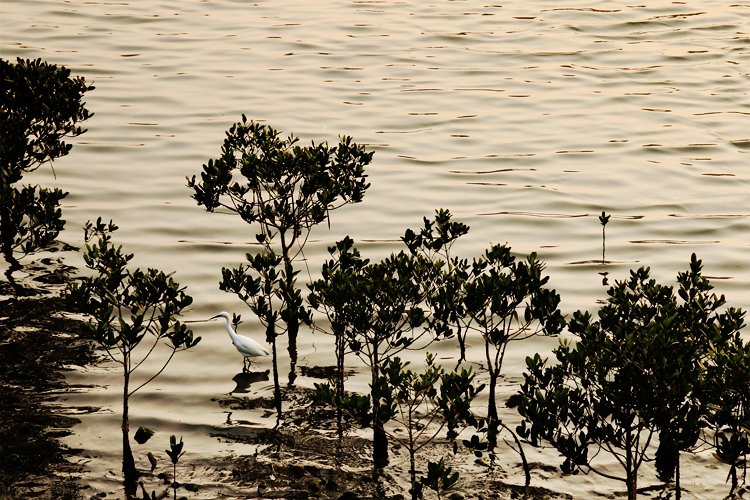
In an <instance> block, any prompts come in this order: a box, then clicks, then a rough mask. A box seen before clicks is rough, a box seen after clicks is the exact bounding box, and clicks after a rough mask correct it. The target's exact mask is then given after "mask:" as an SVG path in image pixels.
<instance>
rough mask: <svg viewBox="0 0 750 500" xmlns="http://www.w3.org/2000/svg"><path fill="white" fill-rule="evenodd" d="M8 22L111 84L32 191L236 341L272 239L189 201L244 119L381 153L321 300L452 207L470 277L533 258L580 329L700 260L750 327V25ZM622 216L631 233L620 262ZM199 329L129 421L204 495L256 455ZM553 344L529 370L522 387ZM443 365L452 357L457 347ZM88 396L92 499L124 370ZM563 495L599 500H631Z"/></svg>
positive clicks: (485, 17)
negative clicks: (607, 303) (362, 260)
mask: <svg viewBox="0 0 750 500" xmlns="http://www.w3.org/2000/svg"><path fill="white" fill-rule="evenodd" d="M0 15H1V23H2V26H1V27H2V29H1V30H0V31H1V34H0V41H1V43H0V53H1V54H2V57H4V58H15V57H16V56H19V57H24V58H36V57H41V58H44V59H45V60H47V61H50V62H53V63H57V64H62V65H65V66H68V67H70V68H71V69H72V70H73V71H74V73H76V74H79V75H83V76H85V77H86V79H87V81H90V82H93V83H94V85H95V86H96V90H95V91H93V92H91V93H90V94H88V95H87V96H86V102H87V107H88V108H89V109H90V110H91V111H93V112H94V113H95V116H94V117H93V118H92V119H91V120H89V121H88V122H87V126H88V129H89V131H88V132H87V133H86V134H85V135H83V136H81V137H80V138H79V139H77V140H76V141H75V147H74V149H73V151H72V153H71V154H70V155H69V156H68V157H66V158H64V159H63V160H61V161H59V162H57V163H56V164H55V173H56V174H57V175H56V178H53V176H52V173H51V171H50V170H49V169H47V170H46V171H44V172H38V173H37V174H36V175H35V177H34V179H33V180H34V181H38V182H40V183H44V184H48V185H49V184H51V185H57V186H59V187H61V188H63V189H65V190H67V191H70V193H71V194H70V196H69V197H68V198H67V199H66V204H65V206H64V213H65V216H66V219H67V220H68V226H67V228H68V229H67V230H66V232H65V233H64V234H63V235H62V239H63V240H64V241H66V242H69V243H71V244H74V245H81V243H82V241H81V239H82V231H81V230H80V229H79V228H80V227H81V225H82V224H83V222H85V221H86V220H88V219H92V218H94V219H95V218H96V217H98V216H102V217H103V218H113V219H114V220H115V221H116V223H117V224H118V225H119V226H120V227H121V229H120V231H118V233H117V235H116V237H117V239H118V241H119V242H120V243H122V244H123V245H124V246H125V247H126V249H127V250H128V251H131V252H134V253H135V254H136V259H135V262H136V263H137V264H139V265H142V266H155V267H160V268H162V269H164V270H174V271H176V278H177V279H178V280H179V281H180V282H181V283H183V284H185V285H187V286H188V291H189V293H190V294H191V295H193V297H194V298H195V304H194V306H193V307H192V310H191V312H190V314H189V316H190V317H192V318H195V319H198V318H202V317H207V316H209V315H212V314H214V313H215V312H218V311H219V310H225V309H226V310H232V311H236V312H242V313H244V316H245V319H246V322H245V324H244V325H243V326H242V328H241V331H242V332H243V333H246V334H247V333H249V334H252V335H256V336H260V335H261V332H260V330H259V329H258V328H257V326H254V322H253V321H251V319H250V313H249V311H247V310H245V309H243V308H242V305H241V304H240V303H239V302H238V301H237V300H236V299H235V298H233V296H231V295H228V294H224V293H222V292H220V291H219V290H218V286H217V283H218V279H219V277H220V269H221V267H222V266H229V265H233V264H236V263H238V262H240V261H241V260H242V258H243V256H244V253H245V252H246V251H248V249H249V248H250V247H249V245H250V244H251V242H253V241H254V236H253V235H254V232H253V231H252V229H251V228H249V227H248V226H246V225H244V224H243V223H242V222H241V221H240V220H239V219H238V218H236V217H231V216H229V215H217V214H207V213H205V212H204V211H203V209H202V208H200V207H198V206H197V205H196V204H195V203H194V201H193V200H192V199H191V198H190V191H189V190H188V189H187V188H186V186H185V177H186V176H192V175H194V174H196V173H198V172H199V171H200V169H201V166H202V164H203V163H205V162H206V161H207V160H208V159H209V158H213V157H216V156H218V152H219V148H220V145H221V142H222V140H223V135H224V131H225V130H227V129H228V128H229V126H230V125H231V124H232V123H234V122H235V121H237V120H238V119H239V118H240V116H241V114H242V113H245V114H247V116H248V117H249V118H252V119H254V120H258V121H263V122H266V123H268V124H270V125H272V126H274V127H276V128H278V129H280V130H282V131H284V132H285V133H293V134H295V135H297V136H299V137H300V138H301V139H302V141H303V142H305V143H307V142H309V141H310V140H315V141H316V142H319V141H323V140H328V141H329V142H333V141H336V140H337V137H338V136H339V135H341V134H346V135H351V136H352V137H353V138H354V140H355V142H358V143H363V144H367V145H368V146H369V148H370V149H372V150H374V151H375V157H374V161H373V163H372V164H371V166H370V167H369V168H368V170H367V172H368V174H369V176H370V181H371V183H372V187H371V189H370V190H369V191H368V193H367V195H366V197H365V200H364V202H363V203H361V204H359V205H357V206H350V207H344V208H342V209H340V210H338V211H336V212H334V213H333V214H332V218H331V228H330V230H328V228H320V229H319V230H317V231H315V232H314V234H313V237H312V239H311V241H310V242H309V243H308V246H307V247H306V252H305V254H306V257H307V259H308V264H309V266H310V270H311V273H312V275H313V277H315V276H316V275H317V273H318V271H317V270H318V269H319V266H320V264H321V262H322V261H323V259H324V258H325V257H326V255H327V254H326V245H327V244H329V243H330V242H333V241H335V240H336V239H340V238H341V237H343V236H344V235H347V234H348V235H351V236H352V238H354V239H355V240H356V241H357V243H358V246H359V248H360V250H361V251H362V253H363V254H365V255H366V256H368V257H370V258H374V259H377V258H380V257H382V256H384V255H387V254H388V253H389V252H391V251H393V250H398V249H400V244H399V241H398V238H399V237H400V236H401V235H402V234H403V231H404V230H405V229H406V228H407V227H412V228H416V227H418V226H419V225H420V224H421V219H422V217H423V216H431V215H432V213H433V211H434V209H436V208H440V207H442V208H447V209H450V210H451V212H452V213H453V214H454V215H455V217H456V218H458V219H460V220H461V221H463V222H465V223H467V224H469V225H470V226H471V232H470V233H469V235H468V236H467V237H466V239H465V241H464V242H463V243H461V244H460V245H459V248H458V250H459V252H460V253H463V254H464V255H465V256H467V257H471V256H474V255H478V254H479V253H481V252H482V251H483V250H484V249H485V248H486V247H487V246H488V245H489V244H490V243H504V242H508V243H509V244H510V245H511V246H512V247H513V249H514V250H515V251H517V252H518V253H528V252H531V251H537V252H539V254H540V256H541V257H542V258H543V259H544V260H545V261H546V263H547V270H548V272H549V274H550V276H551V284H552V285H553V286H554V287H555V288H557V290H558V291H559V292H560V293H561V295H562V298H563V309H564V312H565V313H570V312H572V311H574V310H575V309H578V308H586V309H593V308H594V307H596V301H597V300H600V299H602V298H603V297H604V296H605V288H604V287H603V286H602V275H601V274H600V273H604V272H606V273H609V274H608V276H609V277H610V281H611V280H612V279H618V278H621V277H624V276H625V275H626V274H627V271H628V270H629V269H632V268H635V267H638V266H641V265H649V266H651V268H652V270H653V274H654V275H655V277H657V278H658V279H660V280H662V281H667V282H669V281H671V280H673V279H674V276H675V275H676V273H677V272H678V271H681V270H684V269H686V268H687V265H688V262H689V258H690V254H691V253H692V252H696V253H697V254H698V256H699V257H701V258H703V259H704V262H705V269H706V274H707V275H709V276H710V277H712V278H713V282H714V284H715V285H716V287H717V289H718V290H719V291H720V292H721V293H725V294H726V295H727V297H728V299H729V302H730V304H732V305H736V306H739V307H742V308H745V309H750V258H748V256H749V255H750V201H749V200H750V196H749V195H750V189H748V188H749V186H750V162H749V161H748V160H750V156H749V153H750V132H749V131H750V96H749V95H748V93H749V91H750V78H749V77H750V21H749V20H750V4H748V3H746V2H745V3H743V2H727V1H718V0H714V1H712V0H704V1H700V2H699V1H693V0H691V1H684V2H666V1H651V2H643V3H638V2H630V1H628V2H626V1H622V0H616V1H610V2H583V1H576V0H570V1H568V2H560V1H539V0H535V1H518V0H512V1H510V2H503V3H487V2H479V1H473V0H466V1H435V2H417V1H411V2H409V1H386V0H383V1H366V0H359V1H343V0H341V1H324V2H303V1H298V0H289V1H281V2H270V1H261V2H256V3H248V2H243V1H230V0H217V1H200V2H199V1H195V0H191V1H183V2H177V1H167V0H162V1H157V2H134V1H129V2H128V1H112V2H96V1H79V0H69V1H59V0H55V1H52V0H46V1H45V0H35V1H27V0H23V1H20V0H18V1H14V0H3V2H2V4H1V5H0ZM602 210H605V211H606V212H607V213H611V214H612V219H611V221H610V223H609V225H608V226H607V248H606V259H607V261H608V262H607V263H606V264H602V263H601V258H602V255H601V252H602V248H601V243H602V242H601V226H600V225H599V222H598V219H597V217H598V215H599V214H600V213H601V211H602ZM68 259H70V260H72V261H73V262H72V263H73V264H76V265H79V266H81V267H82V262H81V260H80V257H78V258H77V257H74V256H69V257H68ZM76 259H78V260H76ZM196 330H197V331H198V333H199V334H200V335H203V337H204V340H203V342H201V344H200V345H199V346H198V347H197V348H196V349H195V350H194V351H193V352H190V353H185V354H182V355H180V356H177V357H176V358H175V360H174V362H173V363H172V365H170V367H169V368H168V369H167V371H166V372H165V374H164V375H162V377H161V378H160V379H158V381H157V382H155V383H152V384H151V385H149V386H148V387H147V388H146V389H145V390H144V391H143V392H142V393H139V394H138V395H137V396H136V397H134V399H133V401H132V412H133V414H134V417H133V420H134V424H135V425H147V426H149V427H152V428H155V429H157V430H158V431H159V434H157V437H159V436H161V437H160V438H159V439H161V441H163V442H166V440H165V438H164V436H165V435H168V434H169V433H179V434H182V435H183V436H184V437H185V441H186V447H187V449H188V452H189V454H190V455H192V456H193V457H204V459H203V460H204V462H206V464H207V465H195V467H196V470H201V471H203V472H196V474H197V475H199V474H201V473H202V474H205V475H206V477H213V478H215V477H216V474H220V472H221V471H215V470H212V469H211V460H210V457H211V456H212V454H221V455H226V454H227V453H231V452H236V453H242V452H247V449H246V448H242V447H241V446H239V445H234V444H229V443H226V442H224V441H225V440H223V439H221V438H217V437H216V435H217V434H221V433H222V432H224V431H226V430H227V429H228V428H230V427H231V428H232V429H233V430H236V426H231V425H229V424H226V418H227V415H226V413H225V412H224V410H223V409H222V408H220V407H219V405H218V403H216V401H214V400H213V399H215V398H218V397H222V396H223V395H226V393H228V392H229V391H231V390H232V389H233V388H234V382H233V381H232V377H233V376H234V375H235V374H236V373H237V371H239V369H240V367H241V366H240V363H241V360H240V358H239V356H238V355H237V354H236V352H234V350H233V348H232V346H231V345H230V343H229V339H228V338H226V334H225V333H224V332H223V329H222V328H221V326H220V325H219V324H209V325H200V326H197V327H196ZM300 341H301V342H302V345H301V346H300V348H301V352H300V356H301V361H300V364H301V365H303V366H316V365H327V364H330V363H331V361H332V360H331V359H330V352H331V342H330V341H329V340H328V339H327V338H325V337H321V336H320V335H318V336H310V335H303V336H302V337H301V339H300ZM552 345H554V341H552V342H550V341H548V340H539V341H531V342H529V343H526V344H524V345H522V346H517V347H516V348H515V350H514V351H513V353H512V356H511V358H510V359H509V360H508V362H507V364H506V366H507V370H506V371H507V374H508V379H509V380H510V381H514V380H518V378H519V377H520V373H521V369H522V368H521V367H522V364H523V356H525V355H526V354H531V353H534V352H536V351H547V350H548V349H549V348H550V347H551V346H552ZM475 347H478V344H476V345H475ZM433 350H437V351H438V353H439V354H440V355H441V356H442V357H445V358H449V357H451V356H454V355H455V353H454V349H453V345H452V344H446V345H444V346H437V347H435V348H434V349H433ZM474 356H475V357H476V360H480V359H481V357H480V353H479V352H478V351H477V352H476V353H475V354H474ZM268 366H270V361H268V360H266V361H262V362H261V363H260V367H261V368H266V367H268ZM72 379H73V382H74V383H81V384H94V385H95V388H94V389H93V390H91V391H87V392H85V393H83V394H79V395H73V396H71V401H73V402H74V403H75V404H88V405H94V406H99V407H101V408H102V410H101V411H99V412H96V413H94V414H92V415H87V416H84V417H82V418H83V424H82V425H80V426H78V427H77V428H76V429H77V434H75V435H74V436H73V437H72V438H71V439H70V442H71V444H72V445H74V446H81V447H84V448H85V449H87V450H90V456H91V457H93V458H91V460H90V465H89V466H90V468H91V469H92V472H91V476H92V477H91V481H92V484H94V485H95V488H98V489H101V490H104V491H114V490H115V489H116V487H117V486H116V485H117V478H118V470H119V463H118V450H119V444H120V443H119V434H118V427H117V425H118V424H117V419H118V417H117V414H118V411H119V410H118V396H119V392H118V391H117V386H118V383H119V382H120V380H119V374H118V373H117V372H115V371H114V370H113V369H112V367H109V366H106V365H105V366H102V367H100V368H97V369H96V370H93V371H87V372H86V373H77V374H75V375H74V376H73V377H72ZM298 382H299V384H300V385H303V386H304V385H308V386H310V385H311V384H312V383H313V382H314V380H312V379H309V378H307V377H304V376H303V377H300V379H298ZM358 385H359V386H360V387H362V388H364V386H365V385H366V378H365V377H355V381H354V382H353V386H355V387H356V386H358ZM253 387H254V388H256V387H257V390H258V391H261V392H263V391H268V388H269V385H268V382H261V383H259V384H255V385H253ZM253 390H254V391H255V390H256V389H253ZM511 390H512V387H509V388H508V389H507V392H511ZM234 418H251V417H248V416H244V417H238V416H237V414H235V415H234ZM252 418H256V420H257V421H255V422H254V424H253V425H257V426H263V425H268V422H269V420H268V419H263V418H262V415H261V416H252ZM250 426H252V425H250ZM161 441H160V442H161ZM186 457H187V456H186ZM206 457H208V458H206ZM195 460H196V462H195V463H196V464H198V463H199V461H200V460H202V459H199V458H195ZM509 460H511V461H512V459H509ZM555 460H556V459H555ZM698 461H699V462H700V465H701V466H700V467H696V468H695V470H694V473H693V475H692V476H690V474H685V475H684V478H683V480H684V481H692V483H691V484H688V485H687V486H688V487H689V488H693V491H700V490H701V489H704V490H705V491H706V495H707V497H706V498H711V497H715V495H714V493H716V494H717V495H718V494H719V493H721V492H724V491H725V487H724V485H723V481H722V480H723V477H724V474H725V472H724V469H723V468H722V467H718V466H717V465H715V464H713V462H712V459H710V458H706V459H705V460H704V459H702V458H701V459H699V460H698ZM201 467H202V468H201ZM102 471H109V472H108V473H107V474H102ZM717 471H718V472H717ZM101 476H104V477H101ZM685 477H687V478H688V479H685ZM518 479H519V481H520V480H521V478H520V477H519V478H518ZM554 481H560V482H558V483H555V482H554ZM575 481H577V482H575ZM648 481H651V478H649V479H648ZM570 484H572V485H573V486H570ZM550 485H551V487H555V485H557V488H558V489H565V490H566V491H573V492H577V493H576V494H577V495H578V494H579V495H580V496H581V497H582V498H584V497H587V495H588V494H589V492H591V491H599V490H602V488H605V489H606V488H610V487H614V488H616V487H617V485H610V484H609V482H606V481H602V480H601V479H598V478H592V477H588V478H576V479H575V480H574V482H572V483H562V482H561V480H559V478H558V479H550ZM571 488H573V489H572V490H571ZM205 494H206V495H209V496H210V495H211V493H205Z"/></svg>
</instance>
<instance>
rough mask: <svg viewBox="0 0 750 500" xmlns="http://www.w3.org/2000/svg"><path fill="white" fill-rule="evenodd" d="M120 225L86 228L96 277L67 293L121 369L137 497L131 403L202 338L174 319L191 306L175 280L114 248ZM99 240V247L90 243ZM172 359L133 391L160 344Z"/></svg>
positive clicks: (129, 483) (128, 456) (126, 450)
mask: <svg viewBox="0 0 750 500" xmlns="http://www.w3.org/2000/svg"><path fill="white" fill-rule="evenodd" d="M116 229H117V226H116V225H115V224H113V223H112V222H111V221H110V222H109V224H104V223H102V221H101V218H100V219H97V221H96V223H95V224H92V223H91V222H88V223H87V224H86V226H85V228H84V235H85V240H86V253H85V254H84V256H83V258H84V261H85V262H86V267H88V268H89V269H90V270H91V271H93V273H92V275H91V276H89V277H86V278H83V279H82V280H81V282H80V283H73V284H71V285H70V286H69V288H68V291H67V299H68V300H69V303H70V304H71V306H72V307H74V308H75V309H77V310H79V311H81V312H83V313H85V314H87V315H89V316H90V317H91V319H90V320H89V321H88V323H87V324H86V330H87V331H88V335H90V336H91V337H93V338H94V339H95V340H96V341H97V342H98V343H99V344H100V345H101V346H102V347H103V348H104V349H105V351H106V353H107V355H108V356H109V359H111V360H112V361H114V362H115V363H117V364H118V365H120V366H121V367H122V373H123V387H122V448H123V450H122V454H123V473H124V476H125V488H126V493H127V494H128V495H129V496H133V495H134V494H135V490H136V480H137V478H138V475H139V474H138V471H137V469H136V466H135V461H134V460H133V453H132V451H131V447H130V438H129V402H130V398H131V397H132V396H133V395H134V394H135V393H136V392H138V391H139V390H140V389H142V388H143V387H144V386H145V385H146V384H148V383H149V382H151V381H152V380H154V379H155V378H156V377H158V376H159V375H160V374H161V373H162V372H163V371H164V369H165V368H166V367H167V365H168V364H169V362H170V361H171V360H172V357H173V356H174V355H175V353H177V352H179V351H183V350H185V349H189V348H191V347H194V346H195V345H196V344H198V342H199V341H200V337H197V338H193V332H192V331H191V330H189V329H188V328H187V327H186V326H185V325H184V324H182V323H180V322H179V321H178V320H176V319H175V318H176V317H177V316H179V315H180V313H181V312H182V310H183V309H184V308H186V307H187V306H189V305H190V304H191V303H192V298H191V297H190V296H189V295H187V294H186V293H185V288H184V287H180V284H179V283H177V282H176V281H175V280H174V279H173V278H172V276H171V275H168V274H165V273H164V272H162V271H159V270H157V269H147V270H146V271H142V270H141V269H139V268H138V269H134V270H131V269H128V262H129V261H130V260H131V259H132V258H133V254H126V253H123V251H122V247H121V246H115V245H114V243H113V242H112V236H111V233H112V232H114V231H115V230H116ZM94 238H97V241H96V242H95V243H91V241H92V240H93V239H94ZM160 344H161V345H163V346H164V347H166V348H167V350H168V352H169V355H168V356H167V357H166V360H165V361H164V363H163V364H162V366H161V368H159V369H158V370H157V371H156V372H155V373H153V374H152V375H151V376H150V377H149V378H147V379H146V380H145V381H144V382H143V383H141V384H140V385H138V386H137V387H136V388H131V386H130V380H131V377H132V376H133V373H134V372H136V371H137V370H138V369H140V368H142V367H143V366H144V362H145V361H146V360H147V359H148V358H149V357H150V356H151V354H152V353H154V352H155V349H156V348H157V346H158V345H160Z"/></svg>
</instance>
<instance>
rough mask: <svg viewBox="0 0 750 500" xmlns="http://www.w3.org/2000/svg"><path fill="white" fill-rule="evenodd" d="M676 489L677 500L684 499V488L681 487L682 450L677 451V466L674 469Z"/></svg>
mask: <svg viewBox="0 0 750 500" xmlns="http://www.w3.org/2000/svg"><path fill="white" fill-rule="evenodd" d="M674 488H675V493H674V495H675V500H680V499H681V498H682V488H681V487H680V450H677V465H675V469H674Z"/></svg>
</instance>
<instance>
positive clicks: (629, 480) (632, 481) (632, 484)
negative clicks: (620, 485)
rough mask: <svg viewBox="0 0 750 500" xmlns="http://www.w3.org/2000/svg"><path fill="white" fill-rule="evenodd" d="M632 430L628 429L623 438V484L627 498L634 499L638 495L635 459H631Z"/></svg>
mask: <svg viewBox="0 0 750 500" xmlns="http://www.w3.org/2000/svg"><path fill="white" fill-rule="evenodd" d="M631 432H632V430H631V429H628V432H627V437H626V438H625V484H626V486H627V488H628V500H635V499H636V497H637V496H638V474H637V470H635V460H634V459H633V450H632V446H633V438H632V435H631Z"/></svg>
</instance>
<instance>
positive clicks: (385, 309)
mask: <svg viewBox="0 0 750 500" xmlns="http://www.w3.org/2000/svg"><path fill="white" fill-rule="evenodd" d="M342 245H343V248H345V247H346V245H347V244H346V243H342ZM434 271H435V266H434V265H433V264H432V263H431V262H428V261H427V260H426V259H424V258H423V257H421V256H419V255H408V254H406V253H404V252H400V253H398V254H394V255H391V256H390V257H388V258H387V259H385V260H384V261H381V262H378V263H375V264H372V263H370V264H367V265H365V266H362V267H361V268H357V269H356V272H352V273H351V274H350V275H347V276H346V279H347V280H348V281H350V284H349V285H347V286H348V287H350V288H349V289H350V290H351V291H352V293H351V295H350V297H349V300H330V301H328V302H326V304H325V306H326V307H328V308H329V309H330V311H332V312H333V313H334V314H335V315H336V317H337V318H340V319H341V320H342V321H345V322H346V324H347V325H348V327H347V329H346V330H345V331H344V334H345V336H346V343H347V345H348V347H349V348H350V349H351V350H352V351H353V352H354V353H355V354H356V355H357V356H358V357H359V358H360V359H361V360H362V361H363V362H364V363H365V365H366V366H367V367H368V368H369V369H370V375H371V382H370V397H369V398H367V399H363V398H361V397H359V398H353V399H352V398H348V401H349V402H351V403H353V404H354V405H355V406H356V407H357V408H356V409H355V410H357V411H359V410H361V409H362V406H363V403H367V405H368V406H369V407H368V408H367V411H366V414H365V415H360V417H359V418H360V421H361V422H362V423H363V424H366V425H367V424H369V425H371V426H372V428H373V470H374V474H375V476H377V475H378V474H379V471H381V470H382V469H383V467H385V466H386V465H387V464H388V436H387V434H386V432H385V428H384V425H385V423H386V422H387V421H388V420H389V419H390V418H391V417H392V416H393V406H392V404H391V403H392V395H391V394H390V391H388V390H386V388H385V387H384V383H383V379H382V377H380V372H379V367H380V366H381V365H382V364H383V363H385V362H387V360H388V359H390V358H392V357H393V356H395V355H397V354H398V353H399V352H401V351H403V350H404V349H407V348H409V347H412V346H414V344H415V343H416V342H417V341H418V340H419V339H420V338H422V337H423V335H425V334H426V333H427V331H426V330H425V329H424V326H425V325H426V320H427V316H426V313H425V311H424V309H423V306H424V304H425V303H426V301H427V296H426V289H425V287H424V286H423V282H424V281H425V280H427V281H429V280H430V279H432V278H431V276H432V275H433V274H434ZM315 300H326V299H325V296H324V295H320V296H319V297H318V298H317V299H315ZM430 340H432V339H431V338H430V339H428V341H427V342H425V344H427V343H429V341H430ZM320 389H322V392H327V393H328V396H330V392H331V391H330V390H328V391H326V390H325V388H324V387H321V388H320ZM323 395H325V394H323ZM334 403H335V401H334ZM342 404H344V402H342Z"/></svg>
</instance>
